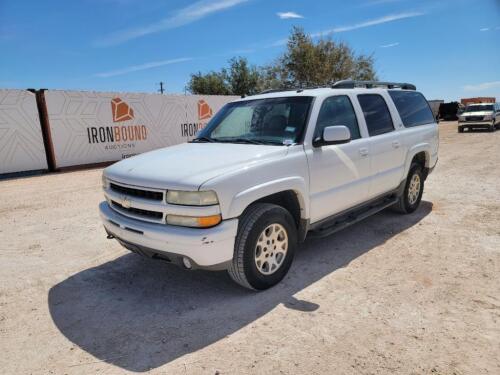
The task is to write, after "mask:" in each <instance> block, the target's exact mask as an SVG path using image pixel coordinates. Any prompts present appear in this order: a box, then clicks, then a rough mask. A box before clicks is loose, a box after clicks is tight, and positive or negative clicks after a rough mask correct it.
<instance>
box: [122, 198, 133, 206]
mask: <svg viewBox="0 0 500 375" xmlns="http://www.w3.org/2000/svg"><path fill="white" fill-rule="evenodd" d="M130 203H131V202H130V199H128V198H127V197H123V199H122V207H123V208H130Z"/></svg>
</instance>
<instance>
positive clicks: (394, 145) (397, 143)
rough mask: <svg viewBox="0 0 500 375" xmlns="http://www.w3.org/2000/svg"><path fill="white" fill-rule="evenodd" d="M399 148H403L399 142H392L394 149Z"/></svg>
mask: <svg viewBox="0 0 500 375" xmlns="http://www.w3.org/2000/svg"><path fill="white" fill-rule="evenodd" d="M399 146H401V143H399V141H394V142H392V147H394V148H399Z"/></svg>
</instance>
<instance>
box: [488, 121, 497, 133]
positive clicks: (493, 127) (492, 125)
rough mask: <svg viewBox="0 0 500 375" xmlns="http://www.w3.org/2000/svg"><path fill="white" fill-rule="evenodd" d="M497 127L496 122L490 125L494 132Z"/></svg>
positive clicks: (491, 130)
mask: <svg viewBox="0 0 500 375" xmlns="http://www.w3.org/2000/svg"><path fill="white" fill-rule="evenodd" d="M496 129H497V128H496V126H495V124H494V123H493V124H491V126H490V128H489V130H490V132H494V131H495V130H496Z"/></svg>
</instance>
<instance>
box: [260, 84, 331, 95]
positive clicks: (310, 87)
mask: <svg viewBox="0 0 500 375" xmlns="http://www.w3.org/2000/svg"><path fill="white" fill-rule="evenodd" d="M329 87H331V85H330V86H298V87H287V88H282V89H269V90H264V91H261V92H259V93H258V94H257V95H261V94H271V93H273V92H283V91H297V92H302V91H304V90H313V89H324V88H329Z"/></svg>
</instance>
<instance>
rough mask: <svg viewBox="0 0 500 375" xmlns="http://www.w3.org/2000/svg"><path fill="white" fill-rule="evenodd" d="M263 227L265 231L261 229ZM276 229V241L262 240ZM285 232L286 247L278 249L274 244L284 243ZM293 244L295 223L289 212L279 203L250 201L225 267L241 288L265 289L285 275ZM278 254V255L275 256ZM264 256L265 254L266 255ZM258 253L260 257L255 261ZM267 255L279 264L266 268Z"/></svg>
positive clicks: (293, 250) (290, 261) (289, 263)
mask: <svg viewBox="0 0 500 375" xmlns="http://www.w3.org/2000/svg"><path fill="white" fill-rule="evenodd" d="M269 227H271V229H269ZM275 229H278V230H275ZM266 230H267V231H268V232H265V231H266ZM284 232H286V233H284ZM266 233H268V234H266ZM276 233H277V236H278V237H276V243H275V242H274V241H275V240H266V238H268V237H269V238H271V237H272V236H274V235H276ZM285 234H286V238H287V241H286V242H287V246H286V247H287V249H286V251H285V253H283V252H280V251H279V250H278V252H276V245H278V246H282V247H284V245H283V243H284V240H283V238H284V236H285ZM266 236H267V237H266ZM270 236H271V237H270ZM259 241H260V243H264V246H266V245H265V243H267V244H270V245H271V246H270V247H269V248H268V247H265V248H263V247H260V246H259ZM271 241H272V243H271ZM273 244H275V245H273ZM279 244H281V245H279ZM273 246H274V247H273ZM296 247H297V227H296V224H295V221H294V219H293V217H292V215H291V214H290V213H289V212H288V211H287V210H285V209H284V208H283V207H280V206H277V205H274V204H269V203H256V204H253V205H251V206H250V207H248V208H247V209H246V210H245V212H244V213H243V215H242V216H241V218H240V222H239V225H238V233H237V235H236V240H235V245H234V255H233V261H232V262H231V264H230V266H229V268H228V273H229V276H230V277H231V278H232V279H233V280H234V281H235V282H236V283H238V284H240V285H241V286H243V287H245V288H248V289H253V290H265V289H268V288H270V287H272V286H274V285H276V284H277V283H279V282H280V281H281V280H282V279H283V278H284V277H285V275H286V274H287V272H288V270H289V269H290V266H291V265H292V261H293V258H294V255H295V249H296ZM259 249H260V250H259ZM264 249H265V250H264ZM273 251H274V252H273ZM259 254H260V256H259ZM280 254H281V256H279V255H280ZM283 254H284V255H283ZM267 256H269V258H266V257H267ZM259 257H260V258H261V259H263V261H259V260H258V258H259ZM267 259H269V260H271V259H272V262H276V263H278V262H279V265H278V264H273V265H272V266H271V268H270V267H269V264H271V262H268V260H267ZM266 263H267V266H266ZM273 267H275V268H273Z"/></svg>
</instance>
